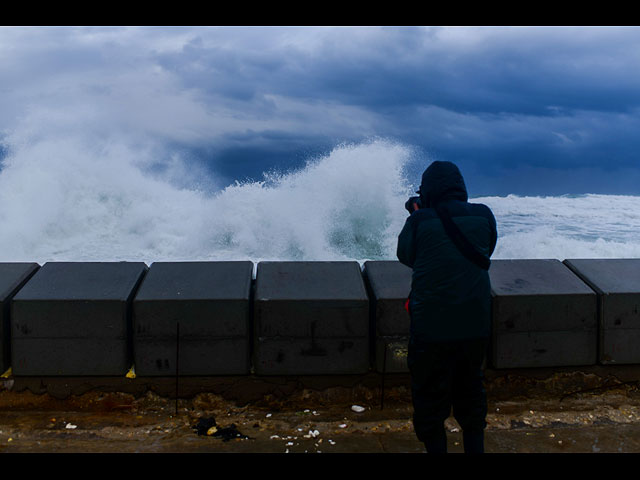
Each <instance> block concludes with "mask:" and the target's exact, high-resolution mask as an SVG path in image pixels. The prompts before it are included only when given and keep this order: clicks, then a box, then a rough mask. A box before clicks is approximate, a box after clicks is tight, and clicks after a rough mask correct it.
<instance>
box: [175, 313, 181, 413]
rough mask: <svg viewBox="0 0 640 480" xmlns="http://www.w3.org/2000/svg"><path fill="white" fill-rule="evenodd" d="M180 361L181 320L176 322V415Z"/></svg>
mask: <svg viewBox="0 0 640 480" xmlns="http://www.w3.org/2000/svg"><path fill="white" fill-rule="evenodd" d="M179 361H180V322H179V321H178V322H177V323H176V415H177V414H178V376H179V374H178V372H179V363H178V362H179Z"/></svg>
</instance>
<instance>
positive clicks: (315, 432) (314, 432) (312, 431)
mask: <svg viewBox="0 0 640 480" xmlns="http://www.w3.org/2000/svg"><path fill="white" fill-rule="evenodd" d="M309 435H311V436H312V437H313V438H316V437H317V436H318V435H320V432H319V431H318V430H309Z"/></svg>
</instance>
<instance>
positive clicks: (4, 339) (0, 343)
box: [0, 262, 40, 372]
mask: <svg viewBox="0 0 640 480" xmlns="http://www.w3.org/2000/svg"><path fill="white" fill-rule="evenodd" d="M38 268H40V265H38V264H37V263H18V262H16V263H0V372H5V371H6V370H7V369H8V368H9V367H10V365H11V316H10V313H11V308H10V307H11V299H12V298H13V296H14V295H15V294H16V293H17V292H18V290H20V289H21V288H22V287H23V286H24V284H25V283H27V281H28V280H29V279H30V278H31V277H32V276H33V274H34V273H36V271H37V270H38Z"/></svg>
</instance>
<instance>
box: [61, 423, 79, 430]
mask: <svg viewBox="0 0 640 480" xmlns="http://www.w3.org/2000/svg"><path fill="white" fill-rule="evenodd" d="M64 428H66V429H67V430H74V429H76V428H78V426H77V425H74V424H73V423H67V424H66V425H65V427H64Z"/></svg>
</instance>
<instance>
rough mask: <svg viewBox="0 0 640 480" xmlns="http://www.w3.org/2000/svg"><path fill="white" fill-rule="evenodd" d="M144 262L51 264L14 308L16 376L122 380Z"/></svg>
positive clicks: (128, 360) (22, 292)
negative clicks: (83, 377)
mask: <svg viewBox="0 0 640 480" xmlns="http://www.w3.org/2000/svg"><path fill="white" fill-rule="evenodd" d="M146 269H147V267H146V265H145V264H144V263H141V262H88V263H84V262H49V263H46V264H45V265H43V266H42V267H41V268H40V269H39V270H38V271H37V272H36V273H35V274H34V275H33V277H31V279H30V280H29V282H27V284H26V285H25V286H24V287H23V288H22V289H21V290H20V291H19V292H18V293H17V294H16V295H15V297H14V298H13V300H12V302H11V319H12V321H11V356H12V359H11V367H12V369H13V373H14V374H15V375H119V374H124V373H126V371H127V370H128V369H129V368H130V367H131V345H130V338H131V335H130V334H131V312H130V309H131V300H132V298H133V294H134V292H135V289H136V288H137V286H138V284H139V283H140V281H141V279H142V277H143V275H144V273H145V271H146Z"/></svg>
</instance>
